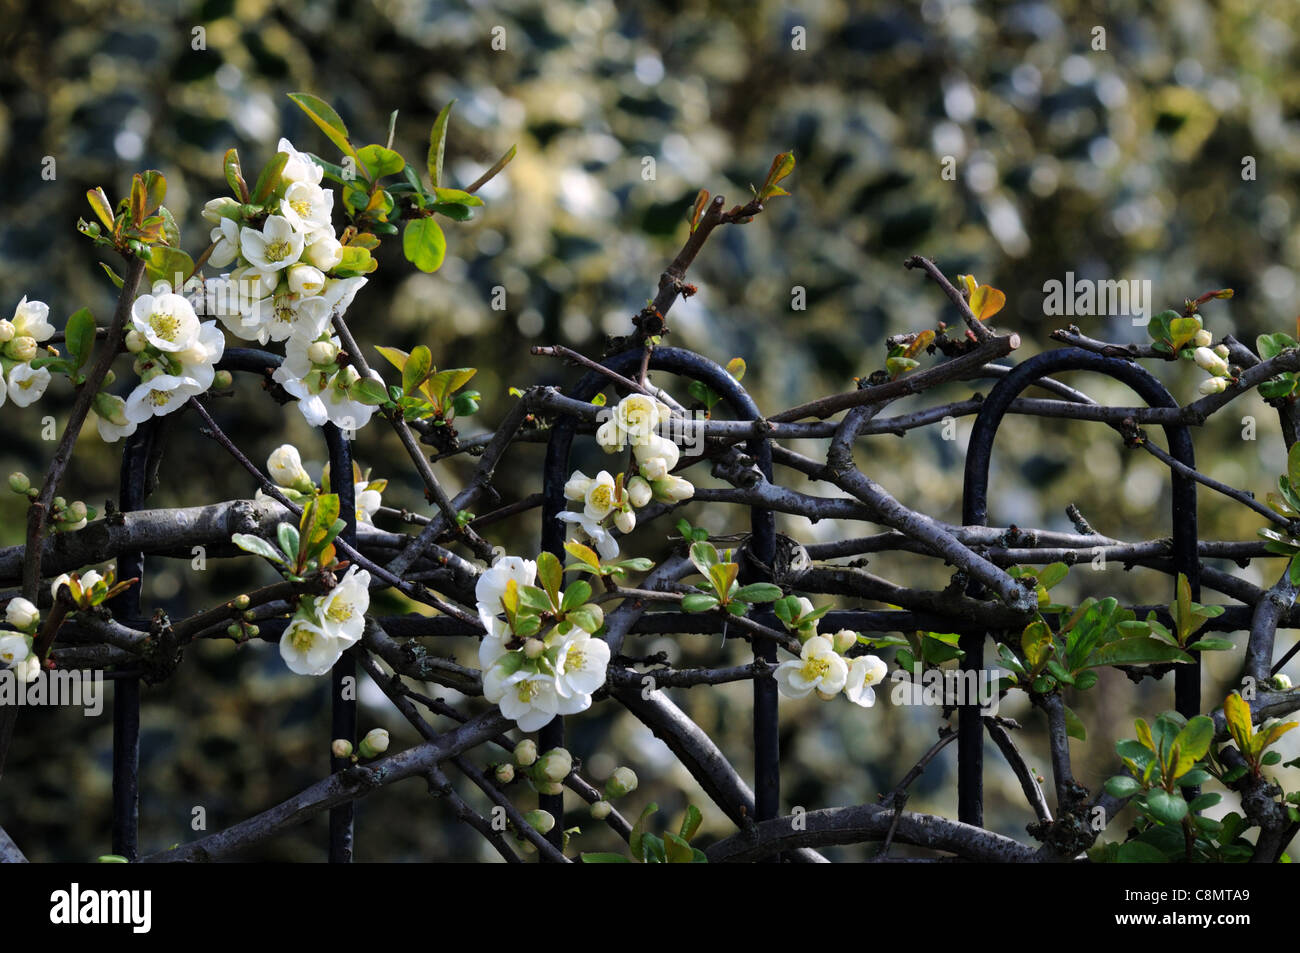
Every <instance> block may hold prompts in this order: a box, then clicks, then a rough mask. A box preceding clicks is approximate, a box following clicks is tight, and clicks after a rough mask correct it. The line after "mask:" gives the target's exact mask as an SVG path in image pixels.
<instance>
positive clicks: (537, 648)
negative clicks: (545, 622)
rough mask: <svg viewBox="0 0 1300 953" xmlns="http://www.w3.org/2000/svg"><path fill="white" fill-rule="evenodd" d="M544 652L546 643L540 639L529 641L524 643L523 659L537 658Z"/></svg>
mask: <svg viewBox="0 0 1300 953" xmlns="http://www.w3.org/2000/svg"><path fill="white" fill-rule="evenodd" d="M545 651H546V643H545V642H543V641H542V640H541V639H529V640H528V641H527V642H525V643H524V658H530V659H531V658H537V656H539V655H541V654H542V653H543V652H545Z"/></svg>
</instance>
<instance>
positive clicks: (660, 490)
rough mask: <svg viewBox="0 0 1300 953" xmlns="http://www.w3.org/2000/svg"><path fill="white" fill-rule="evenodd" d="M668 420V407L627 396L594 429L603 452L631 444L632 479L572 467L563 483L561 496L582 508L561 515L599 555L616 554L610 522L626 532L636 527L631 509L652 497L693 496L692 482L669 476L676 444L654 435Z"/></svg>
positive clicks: (610, 556) (669, 499)
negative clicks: (635, 470) (570, 472)
mask: <svg viewBox="0 0 1300 953" xmlns="http://www.w3.org/2000/svg"><path fill="white" fill-rule="evenodd" d="M671 419H672V409H671V408H669V407H668V405H666V404H663V403H661V402H659V401H657V400H655V399H654V398H652V397H647V396H645V395H644V394H631V395H629V396H627V397H625V398H623V399H622V400H621V401H619V403H618V405H617V406H616V407H615V408H614V412H613V414H612V415H611V416H610V418H609V420H607V421H605V422H604V423H603V424H601V425H600V427H599V428H598V429H597V431H596V442H597V443H599V444H600V446H601V449H603V450H604V451H605V452H606V453H616V452H618V451H619V450H622V449H623V448H625V447H627V446H629V445H630V446H631V447H632V455H633V457H634V459H635V461H636V465H637V472H636V473H634V474H633V475H632V477H631V478H630V479H627V480H626V481H625V480H624V475H623V474H621V473H620V474H619V475H618V477H617V478H616V477H613V476H611V475H610V473H609V472H608V471H607V470H601V471H600V473H598V474H596V476H595V477H589V476H587V475H586V474H585V473H583V472H582V471H581V470H574V471H573V475H572V476H570V477H569V481H568V482H567V483H566V484H565V485H564V495H565V497H566V498H567V499H569V500H572V501H573V502H575V503H579V502H580V503H582V509H581V510H577V511H566V512H563V513H560V514H559V518H560V519H561V520H562V521H563V522H566V523H569V524H570V525H572V526H573V527H574V528H575V529H576V530H578V531H580V532H581V533H582V534H583V535H584V536H585V537H586V538H587V539H588V540H589V541H590V542H591V543H592V544H593V545H594V546H595V547H596V550H597V552H599V553H600V555H601V558H602V559H607V560H608V559H614V558H616V557H617V556H618V543H617V542H616V541H615V539H614V536H613V534H612V533H610V532H609V529H608V525H609V523H611V522H612V523H613V524H614V526H615V527H616V528H617V529H618V531H619V532H620V533H630V532H632V530H633V528H634V527H635V526H636V513H635V512H634V509H635V508H640V507H642V506H645V505H646V504H647V503H649V502H650V501H651V500H659V501H661V502H666V503H677V502H681V501H682V500H689V499H690V498H691V497H692V496H694V495H695V487H694V486H692V485H691V483H690V481H688V480H685V479H683V478H682V477H679V476H674V475H673V474H672V472H671V471H672V469H673V467H675V466H677V461H678V459H679V458H680V456H681V451H679V450H678V449H677V444H676V443H674V442H673V441H672V440H670V439H669V438H667V437H664V436H661V435H660V434H658V433H656V432H655V431H656V430H659V429H660V428H662V427H664V426H666V425H667V424H668V422H669V421H670V420H671Z"/></svg>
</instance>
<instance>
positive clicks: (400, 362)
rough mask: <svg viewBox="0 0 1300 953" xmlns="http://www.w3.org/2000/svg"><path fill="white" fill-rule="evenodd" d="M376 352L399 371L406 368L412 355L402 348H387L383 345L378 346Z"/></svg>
mask: <svg viewBox="0 0 1300 953" xmlns="http://www.w3.org/2000/svg"><path fill="white" fill-rule="evenodd" d="M375 350H376V351H378V352H379V353H380V354H382V355H383V356H384V360H386V361H388V363H389V364H392V365H393V367H395V368H397V369H398V370H399V371H400V370H402V369H403V368H404V367H406V362H407V360H408V359H409V358H410V356H411V355H409V354H407V353H406V352H405V351H403V350H402V349H401V348H396V347H385V346H384V345H382V344H376V345H375Z"/></svg>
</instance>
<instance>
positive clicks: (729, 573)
mask: <svg viewBox="0 0 1300 953" xmlns="http://www.w3.org/2000/svg"><path fill="white" fill-rule="evenodd" d="M739 574H740V566H738V565H736V564H735V563H716V564H715V565H712V566H710V567H709V573H708V576H709V581H710V582H712V583H713V591H714V592H716V593H717V594H718V601H720V602H726V601H728V598H729V596H730V595H731V587H732V586H734V585H735V584H736V576H737V575H739Z"/></svg>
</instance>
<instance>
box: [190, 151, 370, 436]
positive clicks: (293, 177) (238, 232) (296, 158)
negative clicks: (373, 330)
mask: <svg viewBox="0 0 1300 953" xmlns="http://www.w3.org/2000/svg"><path fill="white" fill-rule="evenodd" d="M278 151H279V152H283V153H285V154H287V155H288V156H289V160H288V162H286V163H285V166H284V170H283V172H282V173H281V182H282V183H284V184H285V188H284V194H283V197H282V198H281V199H280V203H279V214H275V213H274V212H272V213H271V214H268V215H266V216H265V217H264V218H262V219H260V220H253V221H252V222H251V223H250V222H247V221H246V219H245V217H244V213H245V209H246V206H244V205H241V204H240V203H239V202H236V201H235V200H234V199H231V198H219V199H213V200H212V201H210V202H208V203H207V205H206V206H205V207H204V210H203V217H204V218H205V219H206V220H207V221H208V222H209V223H211V225H212V226H213V227H212V235H211V238H212V241H213V242H214V243H215V248H214V249H213V251H212V254H211V256H210V257H209V258H208V263H209V264H211V265H212V266H213V267H214V268H226V267H228V266H230V265H234V266H235V267H233V268H232V269H231V270H230V271H228V272H227V273H225V274H222V275H221V276H220V277H219V278H213V279H210V280H209V281H207V282H206V283H205V284H204V287H203V288H202V290H201V292H200V295H199V299H200V301H201V310H203V312H204V313H205V314H213V315H215V316H217V317H219V318H220V319H221V321H222V323H223V324H225V326H226V328H227V329H228V330H229V331H230V332H231V333H232V334H234V335H236V336H238V337H241V338H243V339H245V340H249V341H257V342H258V343H259V344H266V343H267V342H268V341H283V342H285V357H286V360H285V362H284V364H282V365H281V366H280V368H279V369H278V370H277V371H276V372H275V380H276V381H278V382H279V383H280V384H281V385H282V386H283V387H284V388H285V390H287V391H288V392H289V393H290V394H292V395H293V396H295V397H297V398H298V406H299V409H300V410H301V411H302V413H303V416H304V417H306V418H307V422H308V423H310V424H311V425H312V426H314V427H319V426H321V425H322V424H324V423H325V422H326V421H327V420H329V421H332V422H334V423H335V424H337V425H339V426H340V427H345V428H347V429H353V430H355V429H357V428H360V427H363V426H365V424H366V423H367V422H369V420H370V416H371V414H373V413H374V407H373V406H370V405H366V404H362V403H360V402H358V401H354V400H352V399H350V398H349V397H348V393H347V392H348V388H349V387H350V386H351V385H352V384H354V383H355V382H356V380H357V379H358V374H357V371H356V369H355V368H353V367H351V366H349V367H342V368H341V367H340V366H339V365H338V364H337V362H336V360H335V359H336V358H337V357H338V353H339V341H338V339H337V338H335V337H332V336H331V335H330V333H329V328H330V322H331V320H332V318H333V316H334V315H335V314H343V313H344V312H345V311H347V309H348V306H349V305H351V303H352V299H353V298H354V297H355V296H356V293H357V291H358V290H360V289H361V287H362V286H363V285H365V283H366V279H365V278H364V277H362V276H359V275H350V276H341V277H335V276H331V274H330V272H331V271H334V270H335V269H337V268H338V267H339V265H340V264H341V263H342V262H343V259H344V249H343V246H342V245H341V244H340V243H339V240H338V238H337V237H336V235H335V233H334V226H333V223H332V222H331V220H330V216H331V214H332V212H333V209H334V191H333V190H332V189H325V188H322V187H321V181H322V179H323V176H324V170H323V169H322V168H321V167H320V166H318V165H317V164H316V163H315V162H313V161H312V160H311V158H310V157H309V156H307V155H306V154H304V153H302V152H299V151H298V150H297V149H295V148H294V147H293V145H292V144H291V143H290V142H289V140H287V139H281V140H280V143H279V146H278ZM371 373H372V376H374V377H375V379H376V380H380V379H381V378H380V377H379V375H378V374H377V373H375V372H373V371H372V372H371Z"/></svg>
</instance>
